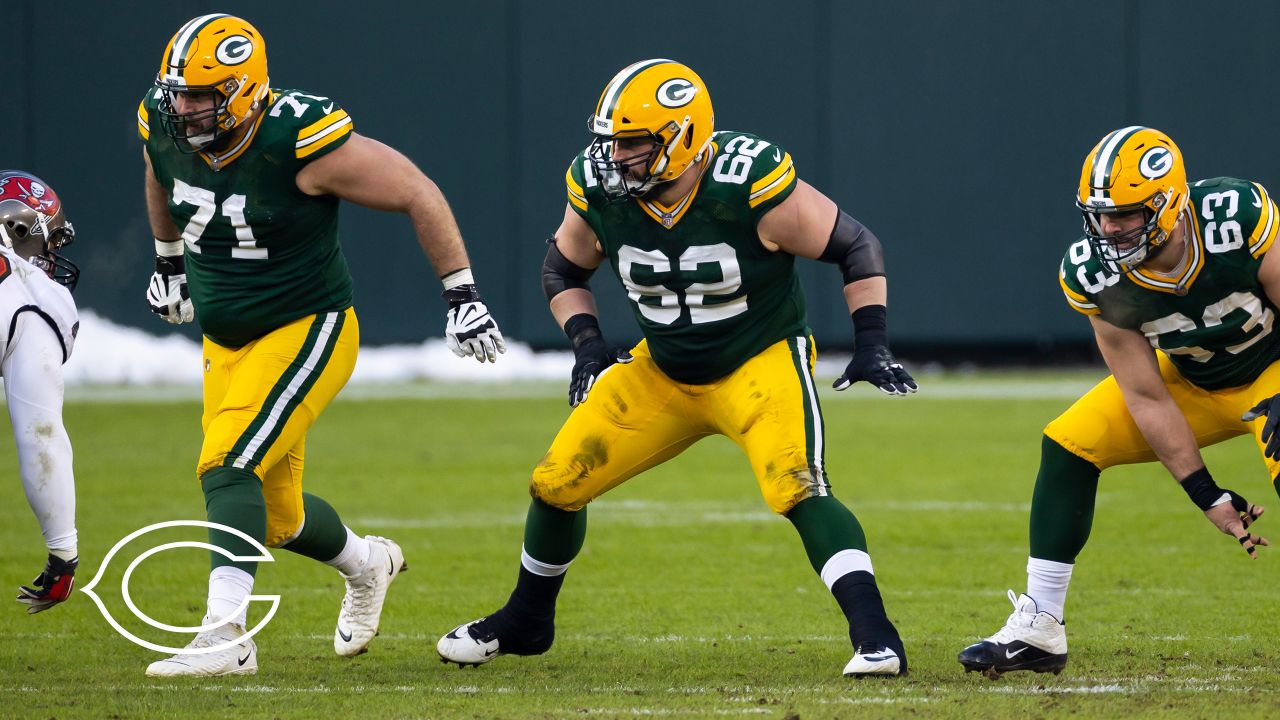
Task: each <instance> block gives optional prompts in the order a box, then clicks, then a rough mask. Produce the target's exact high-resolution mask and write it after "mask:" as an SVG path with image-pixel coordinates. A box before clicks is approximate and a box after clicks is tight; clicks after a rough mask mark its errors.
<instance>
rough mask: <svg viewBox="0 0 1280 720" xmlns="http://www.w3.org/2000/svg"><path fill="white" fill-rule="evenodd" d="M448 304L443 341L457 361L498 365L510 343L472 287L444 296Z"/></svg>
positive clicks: (457, 287) (465, 285) (454, 289)
mask: <svg viewBox="0 0 1280 720" xmlns="http://www.w3.org/2000/svg"><path fill="white" fill-rule="evenodd" d="M442 295H443V297H444V299H445V301H447V302H448V303H449V312H448V314H447V315H446V319H445V327H444V340H445V343H446V344H447V345H448V346H449V349H450V350H452V351H453V354H454V355H457V356H458V357H467V356H468V355H470V356H472V357H474V358H475V359H476V360H477V361H478V362H497V361H498V355H501V354H502V353H505V352H506V351H507V341H506V340H504V339H503V337H502V331H501V330H499V329H498V323H496V322H494V320H493V317H492V316H491V315H489V308H488V307H486V306H485V304H484V301H482V300H481V299H480V293H479V292H478V291H477V290H476V286H475V284H473V283H463V284H461V285H455V286H454V287H451V288H449V289H447V290H445V291H444V293H442Z"/></svg>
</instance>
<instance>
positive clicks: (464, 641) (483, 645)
mask: <svg viewBox="0 0 1280 720" xmlns="http://www.w3.org/2000/svg"><path fill="white" fill-rule="evenodd" d="M483 619H484V618H480V620H483ZM480 620H472V621H471V622H469V623H466V624H464V625H459V626H458V627H456V628H454V629H452V630H450V631H449V632H447V633H445V636H444V637H442V638H440V641H439V642H437V643H436V652H437V653H439V654H440V662H444V663H451V662H452V663H457V664H458V666H459V667H466V666H468V665H473V666H478V665H483V664H485V663H487V662H489V661H490V660H492V659H494V658H496V657H498V656H499V655H501V654H502V651H501V650H499V649H498V638H497V637H492V636H491V637H489V638H487V639H478V638H475V637H472V635H471V627H472V626H473V625H475V624H476V623H478V622H480Z"/></svg>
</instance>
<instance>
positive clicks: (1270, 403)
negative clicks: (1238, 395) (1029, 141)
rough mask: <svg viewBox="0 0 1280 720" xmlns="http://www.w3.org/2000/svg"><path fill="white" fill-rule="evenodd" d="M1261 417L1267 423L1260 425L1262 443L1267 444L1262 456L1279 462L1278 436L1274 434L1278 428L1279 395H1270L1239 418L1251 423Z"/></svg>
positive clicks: (1279, 425)
mask: <svg viewBox="0 0 1280 720" xmlns="http://www.w3.org/2000/svg"><path fill="white" fill-rule="evenodd" d="M1263 415H1266V416H1267V422H1266V423H1264V424H1263V425H1262V435H1261V436H1260V437H1261V438H1262V442H1264V443H1266V444H1267V447H1266V449H1264V450H1263V451H1262V454H1263V455H1265V456H1266V457H1269V458H1271V459H1272V460H1280V435H1277V434H1276V428H1278V427H1280V395H1272V396H1271V397H1269V398H1267V399H1266V400H1263V401H1262V402H1260V403H1258V404H1257V405H1254V406H1253V407H1252V408H1251V409H1250V410H1249V412H1247V413H1245V414H1244V415H1241V416H1240V419H1241V420H1243V421H1245V422H1253V421H1254V420H1257V419H1258V418H1260V417H1262V416H1263Z"/></svg>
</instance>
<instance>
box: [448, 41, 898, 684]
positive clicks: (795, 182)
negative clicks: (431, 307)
mask: <svg viewBox="0 0 1280 720" xmlns="http://www.w3.org/2000/svg"><path fill="white" fill-rule="evenodd" d="M588 124H589V129H590V131H591V133H592V134H593V135H594V139H593V140H592V142H591V144H590V146H589V147H588V148H587V149H586V150H585V151H583V152H582V153H580V154H579V155H578V156H577V157H576V158H574V160H573V162H572V163H570V165H569V169H568V171H567V172H566V173H565V182H566V184H567V186H568V188H567V189H568V203H567V205H566V208H565V213H564V220H563V222H562V223H561V225H560V228H559V229H558V230H557V231H556V233H555V236H554V237H552V238H551V239H550V240H548V243H547V244H548V247H547V255H546V259H545V261H544V264H543V268H542V277H543V289H544V290H545V294H546V296H547V299H548V301H549V303H550V306H551V312H552V314H553V315H554V316H555V319H556V321H557V322H558V323H559V324H560V325H561V326H562V327H563V328H564V332H565V334H566V335H567V336H568V338H569V341H570V343H571V344H572V346H573V350H574V355H575V358H576V362H575V363H574V367H573V372H572V378H571V382H570V387H569V403H570V405H572V406H574V410H573V412H572V413H571V414H570V415H569V419H568V420H567V421H566V423H565V424H564V426H563V427H562V428H561V430H560V432H559V434H558V435H557V436H556V438H555V440H554V442H553V443H552V445H551V448H550V450H549V451H548V452H547V454H546V456H545V457H543V459H542V461H541V462H539V463H538V465H537V467H536V468H535V469H534V471H533V477H532V481H531V484H530V490H531V493H532V495H533V501H532V504H531V505H530V507H529V513H528V519H527V522H526V525H525V536H524V547H523V550H522V552H521V559H520V570H519V577H518V580H517V582H516V588H515V591H514V592H513V593H512V594H511V597H510V599H509V600H508V601H507V603H506V605H505V606H503V607H502V608H500V609H499V610H497V611H496V612H494V613H492V614H490V615H488V616H487V617H485V618H482V619H480V620H476V621H474V622H469V623H465V624H463V625H460V626H459V627H457V628H455V629H453V630H451V631H450V632H449V633H447V634H446V635H445V636H444V637H442V638H441V639H440V641H439V643H438V645H437V650H438V652H439V654H440V656H441V658H442V659H443V660H445V661H452V662H456V663H458V664H460V665H467V664H480V663H484V662H488V661H489V660H491V659H493V658H494V657H497V656H498V655H503V654H512V655H534V654H538V653H542V652H545V651H546V650H547V649H548V648H550V647H551V643H552V639H553V635H554V630H555V627H554V617H555V603H556V596H557V594H558V592H559V590H560V587H561V584H562V583H563V582H564V577H565V571H566V570H567V569H568V567H569V564H570V562H572V561H573V559H574V557H575V556H576V555H577V554H578V551H579V549H580V548H581V547H582V543H583V539H584V537H585V534H586V520H587V512H586V506H587V504H588V503H589V502H590V501H591V500H592V499H594V498H596V497H598V496H600V495H601V494H603V493H605V492H607V491H608V490H609V489H610V488H613V487H615V486H617V485H618V484H620V483H622V482H624V481H626V480H627V479H628V478H631V477H633V476H635V475H637V474H639V473H641V472H644V471H645V470H647V469H648V468H651V467H654V466H655V465H658V464H660V463H662V462H665V461H666V460H669V459H671V458H673V457H675V456H676V455H678V454H679V453H680V452H681V451H683V450H684V449H685V448H687V447H689V446H690V445H692V444H693V443H694V442H696V441H697V440H699V439H701V438H703V437H706V436H708V435H713V434H719V435H725V436H727V437H729V438H731V439H732V440H733V441H734V442H736V443H737V444H738V445H739V446H740V447H741V448H742V449H743V451H744V452H745V453H746V455H747V457H748V459H749V460H750V462H751V466H752V469H753V470H754V473H755V477H756V481H757V482H758V484H759V487H760V490H761V492H762V493H763V495H764V499H765V501H766V503H767V504H768V505H769V507H770V508H771V509H772V510H774V511H775V512H777V513H779V514H781V515H783V516H785V517H786V518H787V519H788V520H790V521H791V522H792V523H793V524H794V525H795V527H796V530H797V531H799V534H800V538H801V540H802V541H803V543H804V547H805V550H806V551H807V553H808V556H809V561H810V562H811V563H812V565H813V569H814V570H815V571H816V572H817V573H818V574H819V576H820V577H821V578H822V581H823V582H824V583H825V584H826V586H827V587H828V589H830V591H831V592H832V594H833V595H834V596H835V599H836V602H837V603H838V604H839V606H840V609H841V610H843V611H844V614H845V616H846V617H847V619H848V622H849V636H850V639H851V640H852V642H853V649H854V654H853V657H852V659H851V660H849V661H848V663H847V664H846V665H845V667H844V674H845V675H898V674H904V673H906V671H907V656H906V653H905V652H904V651H903V647H902V641H901V639H900V638H899V635H898V632H897V630H896V629H895V628H894V626H893V623H891V622H890V620H889V618H888V616H887V615H886V613H885V609H884V605H883V603H882V601H881V597H880V592H879V590H878V588H877V586H876V581H875V576H874V575H873V570H872V565H871V557H870V555H868V553H867V542H866V538H865V536H864V534H863V530H862V527H861V526H860V525H859V524H858V521H857V519H856V518H854V516H853V514H852V513H851V512H849V510H848V509H847V508H846V507H845V506H844V505H843V504H842V503H841V502H840V501H839V500H837V499H836V498H835V497H834V496H833V495H832V491H831V487H830V485H829V484H828V482H827V474H826V468H825V466H824V459H823V456H824V449H825V446H824V427H823V421H822V412H821V410H820V408H819V403H818V394H817V390H816V386H815V384H814V378H813V364H814V360H815V357H816V351H815V350H814V344H813V339H812V337H811V336H810V334H809V330H808V328H807V327H806V320H805V309H804V308H805V305H804V295H803V293H802V292H801V289H800V281H799V278H798V277H797V274H796V271H795V261H796V258H797V257H804V258H811V259H818V260H823V261H826V262H830V263H834V264H837V265H839V266H840V268H841V270H842V272H843V276H844V281H845V286H844V295H845V300H846V301H847V304H848V307H849V310H850V311H851V313H852V317H853V325H854V330H855V342H856V346H857V349H856V351H855V353H854V357H853V360H852V362H850V363H849V366H848V368H847V369H846V370H845V372H844V374H843V375H842V376H841V378H840V379H839V380H837V381H836V388H837V389H844V388H845V387H848V386H849V385H850V384H851V383H853V382H856V381H858V380H868V381H870V382H872V383H873V384H875V385H876V386H878V387H879V388H880V389H881V390H883V391H885V392H887V393H890V394H898V395H905V394H907V393H910V392H915V390H916V383H915V381H914V380H912V378H911V375H910V374H909V373H908V372H907V371H906V370H905V369H903V367H902V365H900V364H899V363H898V362H897V361H896V360H895V359H894V357H893V354H892V353H891V352H890V351H889V349H888V346H887V336H886V331H885V298H886V283H885V277H884V264H883V261H882V257H881V248H880V243H879V241H878V240H877V239H876V237H875V235H873V234H872V233H871V231H870V230H868V229H867V228H866V227H864V226H863V225H862V224H861V223H859V222H858V221H857V220H855V219H853V218H852V217H850V216H849V215H848V214H847V213H844V212H841V211H840V210H839V208H837V207H836V204H835V203H834V202H832V201H831V200H829V199H828V198H827V197H826V196H824V195H823V194H822V193H820V192H818V191H817V190H815V189H814V188H813V187H811V186H809V185H808V184H806V183H804V182H803V181H801V180H799V179H798V178H797V176H796V170H795V167H794V165H793V164H792V160H791V155H790V154H789V153H788V152H787V151H786V150H785V149H783V148H782V147H781V146H780V145H777V144H775V143H773V142H770V141H768V140H765V139H763V138H760V137H757V136H755V135H751V134H748V133H741V132H729V131H720V132H716V131H715V128H714V119H713V113H712V105H711V98H710V96H709V95H708V93H707V87H706V85H704V84H703V81H702V79H701V78H699V77H698V75H697V73H695V72H694V71H693V70H691V69H690V68H688V67H686V66H685V65H682V64H680V63H677V62H673V61H671V60H664V59H655V60H645V61H642V62H638V63H635V64H634V65H630V66H628V67H626V68H624V69H623V70H622V71H621V72H619V73H618V74H617V75H615V76H614V78H613V79H612V80H611V81H609V84H608V85H607V86H606V87H605V89H604V92H603V94H602V95H601V96H600V101H599V103H598V104H597V105H596V109H595V112H594V113H592V114H591V116H590V118H589V120H588ZM606 260H607V261H608V262H609V265H610V266H611V268H612V269H613V271H614V272H615V273H616V274H617V276H618V278H619V279H620V280H621V281H622V284H623V286H624V287H625V288H626V291H627V294H628V297H629V298H630V299H631V303H632V309H633V311H634V313H635V318H636V321H637V322H638V323H639V325H640V328H641V330H642V331H643V334H644V337H645V339H644V340H643V341H641V342H640V344H638V345H637V346H635V347H634V348H632V349H631V350H630V352H620V353H616V354H615V352H614V351H612V350H611V349H610V346H609V345H608V343H606V342H605V339H604V337H603V334H602V332H601V328H600V325H599V322H598V321H597V317H596V306H595V300H594V296H593V295H592V293H591V290H590V288H589V286H588V280H589V279H590V277H591V274H592V273H593V272H594V271H595V270H596V269H597V268H598V267H599V266H600V264H601V263H603V262H605V261H606Z"/></svg>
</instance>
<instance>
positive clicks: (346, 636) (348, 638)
mask: <svg viewBox="0 0 1280 720" xmlns="http://www.w3.org/2000/svg"><path fill="white" fill-rule="evenodd" d="M338 637H340V638H342V642H351V633H349V632H342V626H338Z"/></svg>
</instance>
